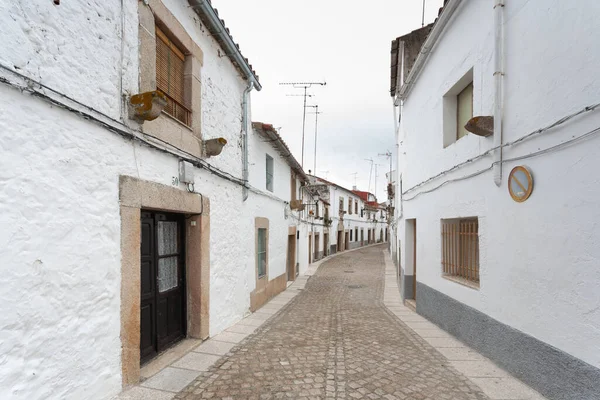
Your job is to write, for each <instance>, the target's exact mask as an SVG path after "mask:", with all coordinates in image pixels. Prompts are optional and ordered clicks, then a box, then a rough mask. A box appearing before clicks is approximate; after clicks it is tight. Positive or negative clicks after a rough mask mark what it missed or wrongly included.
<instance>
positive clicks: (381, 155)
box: [379, 150, 392, 183]
mask: <svg viewBox="0 0 600 400" xmlns="http://www.w3.org/2000/svg"><path fill="white" fill-rule="evenodd" d="M379 156H380V157H387V158H389V159H390V176H389V179H390V182H388V183H391V182H392V152H391V151H389V150H388V151H386V152H385V153H383V154H381V153H379Z"/></svg>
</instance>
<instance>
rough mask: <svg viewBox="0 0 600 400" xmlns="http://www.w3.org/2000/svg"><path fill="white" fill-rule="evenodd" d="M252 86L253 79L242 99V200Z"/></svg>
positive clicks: (244, 193)
mask: <svg viewBox="0 0 600 400" xmlns="http://www.w3.org/2000/svg"><path fill="white" fill-rule="evenodd" d="M253 88H254V81H250V82H249V83H248V87H247V88H246V89H244V95H243V100H242V143H243V146H244V149H243V150H242V179H243V180H244V187H243V189H242V199H243V201H246V200H248V175H249V174H248V121H249V119H250V118H249V115H248V113H249V111H248V97H249V96H250V92H251V91H252V89H253Z"/></svg>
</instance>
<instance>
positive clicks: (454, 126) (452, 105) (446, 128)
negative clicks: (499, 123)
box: [442, 68, 477, 148]
mask: <svg viewBox="0 0 600 400" xmlns="http://www.w3.org/2000/svg"><path fill="white" fill-rule="evenodd" d="M471 85H472V87H473V90H472V96H471V118H472V116H473V115H474V114H475V94H476V89H477V87H476V85H475V80H474V69H473V68H470V69H469V70H468V71H467V72H466V73H465V74H464V75H463V76H461V77H460V78H459V79H458V80H457V81H456V83H455V84H454V85H452V87H450V89H448V91H447V92H446V93H445V94H444V96H443V97H442V128H443V134H442V145H443V148H446V147H448V146H451V145H452V144H454V143H456V142H458V141H459V140H460V139H462V138H464V137H466V136H469V135H467V134H465V135H463V136H461V137H459V129H458V124H459V118H458V113H459V109H458V96H459V95H460V94H462V93H463V92H464V91H465V89H467V88H469V87H470V86H471Z"/></svg>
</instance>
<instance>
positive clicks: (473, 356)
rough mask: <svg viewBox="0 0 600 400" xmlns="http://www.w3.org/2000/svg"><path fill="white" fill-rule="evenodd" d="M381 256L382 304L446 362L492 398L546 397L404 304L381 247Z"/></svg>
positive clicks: (539, 399) (542, 399) (536, 399)
mask: <svg viewBox="0 0 600 400" xmlns="http://www.w3.org/2000/svg"><path fill="white" fill-rule="evenodd" d="M384 257H385V276H386V279H385V290H384V295H383V304H384V305H385V306H386V307H387V308H388V310H390V311H391V312H392V313H393V314H394V315H395V316H396V317H397V318H398V319H400V321H402V322H403V323H404V324H405V325H406V326H408V327H409V328H411V329H412V330H413V331H414V333H415V334H416V335H417V336H420V337H421V338H422V339H423V340H424V341H426V342H427V343H429V344H430V345H431V346H432V347H433V348H434V349H436V350H437V351H438V352H439V353H441V354H442V355H443V356H444V357H445V358H446V359H447V360H448V364H449V365H451V366H452V367H454V368H455V369H456V370H457V371H458V372H460V373H461V374H463V375H464V376H466V377H467V378H468V379H469V380H470V381H471V382H473V383H474V384H476V385H477V386H479V388H481V390H482V391H483V393H485V395H486V396H488V397H489V398H490V399H491V400H506V399H510V400H545V397H543V396H542V395H541V394H539V393H538V392H536V391H535V390H533V389H532V388H530V387H529V386H527V385H525V384H524V383H523V382H521V381H519V380H518V379H516V378H514V377H513V376H512V375H510V374H509V373H508V372H506V371H504V370H503V369H501V368H500V367H498V366H496V365H495V364H494V363H493V362H492V361H491V360H489V359H487V358H486V357H484V356H482V355H481V354H479V353H478V352H477V351H475V350H473V349H471V348H470V347H468V346H466V345H465V344H464V343H462V342H460V341H459V340H457V339H455V338H454V336H452V335H450V334H449V333H447V332H446V331H444V330H443V329H441V328H439V327H438V326H437V325H435V324H433V323H431V322H429V320H427V319H426V318H424V317H422V316H420V315H419V314H417V313H416V312H415V311H414V310H413V309H412V307H410V305H411V304H410V302H409V301H407V302H406V303H407V304H406V305H405V304H403V302H402V298H401V297H400V291H399V289H398V282H397V280H396V268H395V266H394V264H393V263H392V260H391V258H390V255H389V253H388V252H387V251H384ZM413 301H414V300H413ZM414 306H416V304H414Z"/></svg>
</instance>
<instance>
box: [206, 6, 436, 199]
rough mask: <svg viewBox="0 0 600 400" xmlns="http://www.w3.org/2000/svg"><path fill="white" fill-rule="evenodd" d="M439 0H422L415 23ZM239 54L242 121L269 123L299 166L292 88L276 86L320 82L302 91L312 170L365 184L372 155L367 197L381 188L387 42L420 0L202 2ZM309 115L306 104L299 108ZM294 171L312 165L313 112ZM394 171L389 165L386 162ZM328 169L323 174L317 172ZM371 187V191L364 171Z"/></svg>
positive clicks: (411, 22)
mask: <svg viewBox="0 0 600 400" xmlns="http://www.w3.org/2000/svg"><path fill="white" fill-rule="evenodd" d="M442 2H443V0H426V9H425V23H426V24H427V23H429V22H432V21H433V20H434V19H435V17H436V16H437V12H438V9H439V7H440V6H441V5H442ZM212 4H213V6H214V7H215V8H217V9H218V10H219V16H220V17H221V18H223V19H224V20H225V24H226V25H227V27H228V28H229V29H230V31H231V34H232V35H233V37H234V40H235V41H236V42H237V43H238V44H239V45H240V48H241V50H242V54H244V56H245V57H247V58H248V59H249V60H250V63H252V65H253V67H254V69H255V71H256V72H257V74H258V75H259V77H260V82H261V84H262V86H263V89H262V91H261V92H256V91H255V92H252V93H253V94H252V120H253V121H260V122H265V123H270V124H273V126H275V127H276V128H280V130H279V133H280V134H281V135H282V137H283V139H284V140H285V141H286V143H287V144H288V146H289V147H290V148H291V150H292V152H293V153H294V156H295V157H296V159H297V160H298V162H301V154H302V102H303V98H302V97H301V96H287V95H288V94H295V95H300V94H302V93H303V91H302V90H301V89H294V88H293V87H291V86H280V85H279V83H280V82H322V81H326V82H327V85H326V86H324V87H321V86H317V87H314V88H312V89H309V93H311V94H313V95H314V97H309V98H308V99H307V104H310V105H315V104H318V105H319V111H322V112H323V114H320V115H319V125H318V140H317V143H318V148H317V175H319V176H322V177H325V176H326V175H327V178H328V179H329V180H331V181H333V182H335V183H338V184H340V185H342V186H345V187H347V188H349V189H351V188H352V186H353V185H354V176H353V175H352V174H353V173H355V172H356V173H358V175H357V180H356V184H357V186H358V189H359V190H367V189H368V186H369V172H370V163H369V162H368V161H366V160H365V159H368V158H372V159H373V160H374V161H375V163H376V164H379V166H378V167H377V168H378V175H379V178H378V179H377V197H378V200H379V201H380V202H382V201H385V200H386V199H387V195H386V194H385V184H386V181H385V172H387V171H389V165H390V164H389V160H388V159H386V158H385V157H381V156H379V155H378V154H379V153H385V152H386V151H388V150H390V151H392V152H393V153H395V139H394V121H393V109H392V100H391V97H390V95H389V84H390V83H389V75H390V45H391V41H392V40H393V39H395V38H396V37H398V36H401V35H404V34H406V33H408V32H410V31H412V30H414V29H417V28H419V27H421V14H422V7H423V1H422V0H371V1H368V2H367V1H358V0H345V1H344V0H304V1H291V0H251V1H248V0H212ZM308 112H313V109H310V108H309V109H307V113H308ZM305 135H306V136H305V154H304V169H305V170H306V171H308V170H309V169H310V170H312V169H313V162H314V157H313V155H314V135H315V115H314V114H307V116H306V129H305ZM394 168H395V167H394ZM326 171H328V173H327V172H326ZM371 180H372V182H371V191H374V187H375V171H374V170H373V173H372V179H371Z"/></svg>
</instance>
